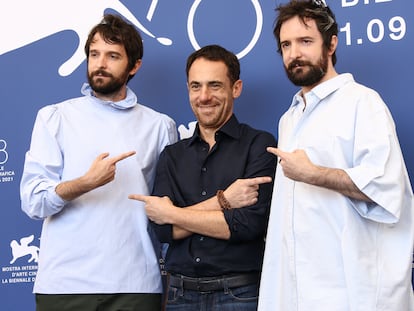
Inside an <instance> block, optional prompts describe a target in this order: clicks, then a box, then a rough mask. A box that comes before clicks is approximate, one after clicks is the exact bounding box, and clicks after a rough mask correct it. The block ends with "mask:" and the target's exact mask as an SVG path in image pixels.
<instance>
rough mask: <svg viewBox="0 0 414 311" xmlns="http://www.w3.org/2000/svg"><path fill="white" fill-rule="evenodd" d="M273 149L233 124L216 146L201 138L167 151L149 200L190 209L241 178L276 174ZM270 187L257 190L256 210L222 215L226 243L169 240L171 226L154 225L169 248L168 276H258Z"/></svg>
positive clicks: (260, 135)
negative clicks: (161, 199)
mask: <svg viewBox="0 0 414 311" xmlns="http://www.w3.org/2000/svg"><path fill="white" fill-rule="evenodd" d="M268 146H272V147H275V146H276V140H275V138H274V136H273V135H272V134H270V133H268V132H264V131H259V130H255V129H253V128H251V127H250V126H248V125H245V124H240V123H239V122H238V121H237V119H236V117H235V116H234V115H233V116H232V118H231V119H230V120H229V121H228V122H227V123H226V124H225V125H224V126H223V127H222V128H221V129H220V130H219V131H217V133H216V144H215V146H214V147H213V148H212V149H211V151H210V152H209V145H208V144H207V143H206V142H205V141H203V140H202V139H201V138H200V136H199V131H198V126H197V127H196V130H195V133H194V135H193V136H192V137H191V138H188V139H184V140H181V141H179V142H177V143H175V144H173V145H170V146H167V147H166V148H165V149H164V151H163V152H162V153H161V155H160V159H159V162H158V167H157V175H156V178H155V186H154V191H153V195H156V196H168V197H169V198H170V199H171V201H172V202H173V203H174V205H176V206H181V207H185V206H190V205H193V204H196V203H199V202H201V201H204V200H206V199H208V198H210V197H212V196H215V194H216V192H217V190H219V189H222V190H224V189H226V188H227V187H228V186H229V185H230V184H231V183H233V182H234V181H235V180H236V179H239V178H250V177H258V176H271V177H272V179H273V177H274V174H275V168H276V157H275V156H274V155H272V154H270V153H268V152H267V151H266V147H268ZM272 189H273V183H269V184H263V185H260V190H259V198H258V202H257V204H255V205H253V206H249V207H245V208H239V209H230V210H225V211H223V212H224V216H225V219H226V222H227V224H228V226H229V229H230V232H231V237H230V239H229V240H221V239H216V238H210V237H207V236H202V235H199V234H193V235H191V236H189V237H187V238H185V239H180V240H173V238H172V226H171V225H156V224H154V223H152V225H153V228H154V229H155V233H156V235H157V236H158V238H159V240H160V241H161V242H164V243H169V247H168V251H167V255H166V262H165V267H166V270H167V271H168V272H171V273H178V274H183V275H186V276H190V277H207V276H219V275H225V274H233V273H244V272H254V271H260V270H261V265H262V260H263V252H264V236H265V232H266V228H267V221H268V216H269V209H270V201H271V195H272Z"/></svg>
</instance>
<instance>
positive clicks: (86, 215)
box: [21, 84, 177, 294]
mask: <svg viewBox="0 0 414 311" xmlns="http://www.w3.org/2000/svg"><path fill="white" fill-rule="evenodd" d="M82 93H83V94H84V96H83V97H79V98H74V99H70V100H67V101H64V102H61V103H58V104H54V105H49V106H46V107H44V108H42V109H40V110H39V112H38V114H37V117H36V121H35V124H34V129H33V134H32V140H31V145H30V150H29V151H28V152H27V154H26V159H25V165H24V172H23V176H22V180H21V200H22V209H23V211H24V212H25V213H27V214H28V215H29V216H30V217H31V218H33V219H41V220H43V227H42V233H41V238H40V256H39V264H38V271H37V276H36V281H35V284H34V289H33V291H34V292H35V293H41V294H82V293H160V292H161V291H162V286H161V279H160V270H159V264H158V258H157V257H156V255H155V251H154V249H153V245H152V243H151V238H150V236H149V234H148V232H147V223H148V220H147V217H146V214H145V210H144V208H143V206H141V205H142V204H141V203H139V202H137V201H134V200H129V199H128V195H129V194H132V193H142V194H150V193H151V190H152V186H153V182H154V176H155V168H156V163H157V160H158V157H159V154H160V153H161V151H162V150H163V149H164V147H165V146H166V145H168V144H170V143H173V142H175V141H176V140H177V132H176V127H175V123H174V121H173V120H172V119H171V118H169V117H168V116H166V115H164V114H161V113H158V112H156V111H154V110H152V109H150V108H148V107H145V106H143V105H140V104H139V103H137V98H136V95H135V94H134V93H133V92H132V91H131V90H130V89H129V88H128V90H127V97H126V99H125V100H123V101H120V102H116V103H113V102H108V101H102V100H100V99H98V98H96V97H94V96H93V95H92V92H91V89H90V87H89V85H87V84H85V85H84V86H83V88H82ZM131 150H135V151H136V154H135V155H134V156H131V157H129V158H126V159H124V160H122V161H120V162H118V163H117V164H116V175H115V179H114V180H113V181H112V182H109V183H108V184H106V185H104V186H101V187H99V188H97V189H94V190H92V191H90V192H88V193H85V194H83V195H81V196H80V197H78V198H76V199H74V200H72V201H70V202H66V201H65V200H62V199H61V198H60V197H59V196H58V195H57V194H56V192H55V188H56V186H57V185H58V184H59V183H60V182H62V181H66V180H72V179H75V178H78V177H80V176H82V175H84V174H85V173H86V172H87V170H88V169H89V167H90V166H91V164H92V162H93V161H94V160H95V159H96V158H97V156H98V155H100V154H102V153H104V152H108V153H109V157H113V156H117V155H119V154H121V153H124V152H128V151H131Z"/></svg>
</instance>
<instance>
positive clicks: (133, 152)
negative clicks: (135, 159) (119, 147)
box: [112, 151, 136, 163]
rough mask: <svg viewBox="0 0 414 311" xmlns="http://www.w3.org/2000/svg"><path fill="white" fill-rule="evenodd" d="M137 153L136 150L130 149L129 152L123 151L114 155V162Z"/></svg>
mask: <svg viewBox="0 0 414 311" xmlns="http://www.w3.org/2000/svg"><path fill="white" fill-rule="evenodd" d="M135 153H136V152H135V151H128V152H124V153H121V154H119V155H117V156H115V157H113V158H112V161H113V162H114V163H118V162H119V161H122V160H124V159H126V158H129V157H130V156H133V155H134V154H135Z"/></svg>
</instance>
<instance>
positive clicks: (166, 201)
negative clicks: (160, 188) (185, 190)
mask: <svg viewBox="0 0 414 311" xmlns="http://www.w3.org/2000/svg"><path fill="white" fill-rule="evenodd" d="M128 198H129V199H132V200H137V201H141V202H144V203H145V213H146V214H147V216H148V218H149V219H151V220H152V221H153V222H155V223H156V224H158V225H164V224H168V223H169V222H168V220H169V219H170V217H169V215H170V214H169V213H170V212H172V211H173V209H174V208H176V207H175V206H174V205H173V203H172V202H171V200H170V198H169V197H161V198H160V197H157V196H149V195H141V194H130V195H129V196H128Z"/></svg>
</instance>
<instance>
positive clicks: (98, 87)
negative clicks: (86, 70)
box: [88, 70, 126, 95]
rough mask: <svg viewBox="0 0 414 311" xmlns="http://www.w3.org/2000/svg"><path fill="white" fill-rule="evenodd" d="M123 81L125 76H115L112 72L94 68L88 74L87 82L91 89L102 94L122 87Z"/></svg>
mask: <svg viewBox="0 0 414 311" xmlns="http://www.w3.org/2000/svg"><path fill="white" fill-rule="evenodd" d="M98 75H100V76H98ZM104 80H108V82H104ZM125 81H126V77H125V76H122V77H119V78H115V77H114V76H113V75H112V74H110V73H109V72H106V71H104V70H96V71H94V72H92V73H90V74H88V83H89V85H90V86H91V88H92V90H94V91H95V92H96V93H99V94H103V95H109V94H113V93H116V92H117V91H119V90H120V89H121V88H122V86H123V85H124V84H125Z"/></svg>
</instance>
